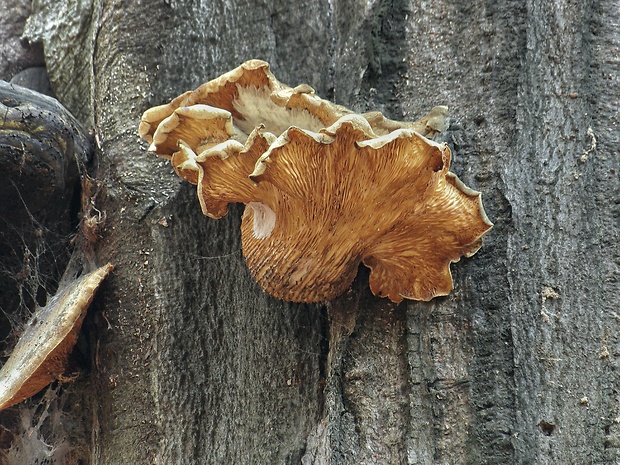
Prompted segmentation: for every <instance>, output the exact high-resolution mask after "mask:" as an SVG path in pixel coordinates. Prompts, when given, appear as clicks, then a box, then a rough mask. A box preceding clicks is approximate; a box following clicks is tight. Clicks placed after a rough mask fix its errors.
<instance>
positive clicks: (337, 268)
mask: <svg viewBox="0 0 620 465" xmlns="http://www.w3.org/2000/svg"><path fill="white" fill-rule="evenodd" d="M449 165H450V150H449V149H448V147H447V146H446V145H445V144H437V143H434V142H432V141H429V140H428V139H426V138H424V137H423V136H421V135H419V134H418V133H416V132H415V131H413V130H410V129H399V130H396V131H394V132H392V133H390V134H388V135H385V136H377V135H376V134H375V133H374V132H373V131H372V128H371V127H370V126H369V124H368V123H367V121H366V120H365V119H364V118H362V117H360V116H358V115H350V116H346V117H343V118H341V119H340V120H339V121H337V122H336V123H335V124H334V125H332V126H330V127H328V128H326V129H324V130H322V131H321V132H320V133H312V132H310V131H305V130H301V129H298V128H290V129H289V130H288V131H287V132H286V133H285V134H283V135H282V136H281V137H280V138H279V139H278V140H277V141H276V142H274V143H273V144H272V145H271V147H270V149H269V150H268V151H267V152H265V153H264V154H263V155H262V156H261V157H260V159H259V160H258V162H257V163H256V167H255V170H254V172H253V173H252V174H251V175H250V178H251V179H253V180H254V181H256V182H257V183H258V184H259V186H260V185H262V184H263V183H267V184H268V185H269V186H270V187H271V189H265V190H264V193H263V194H262V195H261V196H260V208H259V207H257V206H256V203H255V202H256V201H255V202H254V203H251V204H249V208H247V209H246V212H245V214H244V216H243V221H242V226H241V230H242V244H243V251H244V255H245V257H246V259H247V263H248V267H249V268H250V270H251V272H252V274H253V275H254V277H255V278H256V280H257V281H258V283H259V284H260V285H261V286H262V287H263V288H264V289H265V290H266V291H267V292H268V293H269V294H271V295H274V296H275V297H278V298H280V299H283V300H290V301H297V302H317V301H322V300H329V299H332V298H334V297H336V296H337V295H339V294H341V293H342V292H344V291H345V290H346V289H347V288H348V287H349V286H350V285H351V282H352V281H353V279H354V277H355V275H356V273H357V268H358V266H359V264H360V262H363V263H364V264H365V265H366V266H368V267H369V268H370V269H371V273H370V287H371V290H372V292H373V293H374V294H375V295H379V296H381V297H388V298H389V299H390V300H392V301H394V302H400V301H401V300H402V299H403V298H408V299H415V300H430V299H432V298H433V297H435V296H439V295H446V294H448V293H449V292H450V290H451V289H452V277H451V274H450V266H449V265H450V263H451V262H455V261H458V260H459V258H460V257H461V256H462V255H467V256H469V255H471V254H473V253H475V251H476V250H478V249H479V248H480V245H481V237H482V235H484V234H485V233H486V232H487V231H488V230H489V229H490V227H491V223H490V222H489V220H488V218H487V217H486V215H485V214H484V210H483V209H482V204H481V202H480V194H479V193H477V192H474V191H472V190H470V189H468V188H466V187H465V186H464V185H463V184H462V183H461V182H460V181H459V180H458V178H457V177H456V176H455V175H454V174H452V173H450V172H449V171H448V170H449ZM257 231H259V232H260V233H258V234H257ZM266 231H270V232H269V233H266ZM274 264H277V266H274Z"/></svg>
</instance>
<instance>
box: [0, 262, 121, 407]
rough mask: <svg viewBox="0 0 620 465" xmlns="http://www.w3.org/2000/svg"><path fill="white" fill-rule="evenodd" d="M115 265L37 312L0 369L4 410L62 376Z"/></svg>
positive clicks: (0, 403)
mask: <svg viewBox="0 0 620 465" xmlns="http://www.w3.org/2000/svg"><path fill="white" fill-rule="evenodd" d="M113 268H114V267H113V266H112V265H111V264H109V263H108V264H107V265H104V266H102V267H100V268H98V269H97V270H95V271H93V272H91V273H88V274H86V275H84V276H82V277H80V278H78V279H77V280H75V281H73V282H72V283H71V284H69V285H68V286H67V287H66V288H65V289H64V290H63V291H61V292H59V293H58V294H56V295H55V296H53V297H51V298H50V299H49V302H48V303H47V305H46V306H45V307H42V308H40V309H38V310H37V311H36V312H35V314H34V316H33V318H32V320H31V321H30V323H29V324H28V326H27V327H26V330H25V331H24V333H23V334H22V336H21V337H20V339H19V341H18V343H17V345H16V346H15V348H14V349H13V352H12V353H11V356H10V357H9V359H8V360H7V362H6V363H5V364H4V366H3V367H2V369H1V370H0V410H2V409H5V408H7V407H10V406H12V405H15V404H17V403H18V402H21V401H22V400H24V399H27V398H29V397H31V396H33V395H34V394H36V393H37V392H39V391H40V390H41V389H43V388H44V387H45V386H47V385H48V384H50V383H51V382H52V381H54V380H55V379H57V378H59V377H60V376H62V374H63V373H64V371H65V369H66V367H67V362H68V357H69V354H70V353H71V351H72V350H73V347H74V346H75V343H76V341H77V338H78V334H79V332H80V328H81V326H82V322H83V321H84V317H85V316H86V310H87V309H88V306H89V305H90V303H91V302H92V299H93V297H94V295H95V292H96V291H97V289H98V288H99V285H100V284H101V282H102V281H103V280H104V279H105V277H106V276H107V275H108V274H109V273H110V271H112V269H113Z"/></svg>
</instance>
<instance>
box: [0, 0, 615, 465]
mask: <svg viewBox="0 0 620 465" xmlns="http://www.w3.org/2000/svg"><path fill="white" fill-rule="evenodd" d="M15 2H16V3H17V0H15ZM19 3H22V2H19ZM2 14H3V13H0V15H2ZM619 18H620V14H619V11H618V8H617V4H616V3H615V2H613V1H609V0H601V1H599V2H585V3H584V2H577V1H575V0H556V1H552V0H527V1H526V2H515V1H511V0H499V1H493V2H490V1H488V2H487V1H477V2H473V3H472V2H460V3H456V4H455V3H454V2H452V1H447V0H440V1H439V2H429V1H426V0H423V1H421V2H406V1H404V0H403V1H401V0H392V1H382V0H377V1H373V2H361V1H351V0H349V1H347V0H332V1H321V0H310V1H309V2H305V3H304V4H303V5H302V4H301V3H300V4H299V5H297V4H296V3H295V2H293V3H291V2H287V1H281V0H278V1H274V2H259V1H256V0H254V1H250V0H217V1H211V2H177V1H174V0H170V1H156V2H155V1H154V2H132V3H131V4H127V3H126V2H121V1H119V0H114V1H103V0H93V1H91V2H88V1H83V2H77V1H75V0H72V1H67V2H64V3H63V2H55V1H53V0H40V1H35V2H34V4H33V12H32V15H31V16H30V18H29V22H28V24H27V26H26V29H25V34H26V36H27V37H28V38H29V39H30V40H31V41H32V42H37V41H41V42H42V43H43V45H44V49H45V56H46V61H47V67H48V71H49V75H50V80H51V82H52V84H53V87H54V90H55V93H56V95H57V97H58V99H59V100H60V102H61V103H63V104H64V105H65V106H66V107H67V108H68V109H69V110H70V111H71V112H72V113H73V114H74V115H75V116H77V117H78V118H79V119H80V120H81V121H82V122H83V123H84V124H85V125H87V126H89V127H92V128H93V129H92V130H93V134H94V140H95V143H96V146H97V147H96V150H97V154H96V161H95V164H94V165H93V167H92V170H91V171H92V173H91V175H92V176H94V177H95V178H96V179H98V180H99V181H100V182H102V186H103V187H102V189H101V190H100V191H99V193H98V194H97V195H96V196H95V197H94V198H93V202H95V205H96V208H97V209H98V210H100V211H102V212H105V215H106V222H105V225H104V227H103V229H102V230H101V231H100V234H101V237H100V239H99V241H98V243H97V245H96V260H97V262H98V263H99V264H103V263H106V262H107V261H110V262H112V263H113V264H114V265H115V266H116V269H115V271H114V272H113V273H112V275H111V276H110V277H109V278H108V281H107V283H106V284H105V285H104V286H103V288H102V290H101V291H100V293H99V294H98V297H97V304H96V305H95V306H94V308H93V309H91V314H92V316H91V320H90V324H87V325H86V328H85V330H86V332H88V333H89V334H90V350H91V354H92V357H91V358H92V363H91V364H90V369H89V373H88V375H86V376H83V377H81V378H80V379H79V380H77V381H76V382H75V383H73V384H72V385H67V386H62V387H61V388H60V389H56V390H54V394H55V395H58V396H60V398H63V396H64V398H65V399H73V398H74V397H69V396H76V395H77V396H78V397H79V398H80V399H81V401H80V402H82V405H83V406H84V409H86V413H85V412H84V410H82V411H81V412H80V413H79V414H78V413H75V410H79V409H78V408H76V407H74V408H73V410H74V416H73V417H69V418H73V420H67V421H66V422H65V423H64V424H63V425H59V424H53V425H52V426H49V427H48V429H49V428H51V429H54V428H55V429H60V430H66V431H68V430H71V431H72V430H73V429H74V428H75V424H76V423H77V422H78V419H79V421H86V422H87V423H89V426H88V428H85V430H86V434H82V436H81V438H80V437H78V436H79V435H71V434H68V433H67V434H65V435H64V436H63V435H62V434H60V435H57V436H58V437H63V438H64V439H65V442H66V443H67V442H68V444H69V452H70V453H73V456H72V457H77V456H79V457H80V459H81V460H82V462H81V463H92V464H104V463H105V464H128V463H132V464H133V463H135V464H147V463H161V464H168V463H257V464H262V463H264V464H273V463H290V464H297V463H303V464H304V465H309V464H374V463H394V464H405V463H408V464H444V463H445V464H455V463H469V464H483V463H488V464H504V463H518V464H521V463H522V464H530V463H540V464H556V463H567V464H569V463H574V464H582V463H594V464H603V463H610V464H611V463H616V462H618V461H620V404H619V402H618V391H619V389H620V375H619V374H618V373H619V371H618V368H619V367H618V362H619V360H620V359H619V357H620V339H619V338H618V334H620V316H619V315H618V314H617V313H616V312H617V308H619V307H620V291H619V290H618V275H619V268H620V247H619V246H618V240H619V237H618V235H619V229H620V228H619V225H620V180H619V174H618V173H620V166H619V165H620V163H619V162H620V156H619V152H618V148H617V147H618V143H619V142H620V140H619V139H620V131H618V124H619V121H618V120H619V118H618V109H619V106H620V105H619V95H620V85H619V83H618V76H620V69H619V68H620V61H619V58H618V50H620V33H619V30H620V29H619ZM250 58H260V59H264V60H266V61H269V62H270V63H271V65H272V70H273V72H274V74H275V75H276V76H277V77H278V78H279V79H280V80H281V81H283V82H285V83H288V84H290V85H293V86H295V85H297V84H299V83H308V84H310V85H311V86H313V87H314V88H315V89H316V91H317V94H318V95H320V96H322V97H324V98H329V99H331V100H333V101H335V102H336V103H339V104H343V105H346V106H349V107H351V108H353V109H355V110H359V111H370V110H380V111H383V112H384V114H385V115H386V116H387V117H390V118H393V119H406V120H415V119H417V118H419V117H420V116H422V115H423V114H424V113H425V112H426V111H427V110H429V109H430V108H432V107H433V106H435V105H448V106H449V107H450V113H451V117H452V119H451V124H450V127H449V129H448V131H447V132H445V133H444V134H443V135H441V137H442V138H443V140H445V141H446V142H447V143H448V145H449V146H450V148H451V149H452V152H453V163H452V171H454V172H455V173H456V174H457V175H458V176H459V177H460V178H461V180H463V182H465V184H467V185H469V186H470V187H472V188H475V189H477V190H480V191H482V193H483V202H484V205H485V209H486V211H487V214H488V216H489V217H490V218H491V220H492V221H493V222H494V223H495V227H494V229H493V230H492V231H491V232H490V233H489V234H488V235H487V236H486V237H485V240H484V245H483V247H482V249H481V250H480V251H479V252H478V253H477V254H476V255H475V256H474V257H473V258H471V259H465V260H463V261H461V262H459V263H456V264H454V265H452V272H453V277H454V282H455V289H454V291H453V292H452V294H451V295H450V296H448V297H442V298H436V299H434V300H433V301H431V302H430V303H420V302H403V303H401V304H399V305H395V304H392V303H390V302H389V301H387V300H385V299H379V298H376V297H374V296H372V294H371V293H370V291H369V289H368V274H367V271H366V270H365V269H363V268H362V269H360V273H359V276H358V278H357V279H356V281H355V283H354V285H353V286H352V288H351V290H350V291H348V292H347V293H346V294H345V295H343V296H341V297H339V298H337V299H336V300H334V301H332V302H328V303H326V304H324V305H299V304H287V303H283V302H280V301H277V300H274V299H272V298H271V297H269V296H267V295H266V294H265V293H264V292H263V291H262V290H260V288H259V287H258V286H257V285H256V284H255V283H254V281H253V279H252V278H251V276H250V275H249V273H248V271H247V269H246V266H245V263H244V259H243V257H242V255H241V252H240V237H239V224H240V212H241V209H240V208H232V209H231V212H230V213H229V215H228V216H227V217H226V218H224V219H221V220H219V221H214V220H211V219H208V218H207V217H204V216H202V214H201V213H200V207H199V204H198V201H197V198H196V194H195V188H194V187H193V186H191V185H189V184H187V183H183V182H181V181H180V180H179V179H178V178H177V177H176V175H175V174H174V172H173V170H172V168H171V167H170V165H169V164H168V163H166V162H164V161H162V160H160V159H157V158H155V157H154V156H153V155H151V154H149V153H147V152H146V150H145V149H146V147H145V145H144V144H143V143H141V142H139V140H138V137H137V125H138V122H139V119H140V115H141V114H142V112H143V111H144V110H146V109H147V108H149V107H151V106H154V105H159V104H162V103H166V102H167V101H169V100H170V99H171V98H172V97H174V96H176V95H178V94H180V93H182V92H184V91H186V90H189V89H193V88H195V87H196V86H198V85H199V84H201V83H202V82H206V81H207V80H209V79H212V78H214V77H216V76H218V75H220V74H221V73H222V72H225V71H228V70H230V69H232V68H234V67H236V66H237V65H239V64H240V63H241V62H243V61H245V60H247V59H250ZM2 77H4V78H7V76H2ZM87 323H88V322H87ZM45 399H47V400H49V396H46V397H45V398H44V400H43V401H41V400H40V399H39V400H36V399H35V400H32V401H30V402H31V403H30V404H28V402H26V403H25V404H24V406H21V407H19V406H17V407H14V409H19V408H23V409H27V408H30V409H32V408H33V405H35V406H36V403H35V404H33V402H44V401H46V400H45ZM67 402H69V401H66V402H65V403H64V404H63V405H65V407H66V404H67ZM27 411H29V410H27ZM52 417H53V416H52ZM84 418H86V420H85V419H84ZM1 419H2V417H0V420H1ZM72 421H73V423H72ZM5 429H7V430H8V429H10V428H9V427H5ZM46 432H47V430H45V429H41V430H40V431H39V432H38V434H40V435H43V436H38V437H39V438H41V437H45V434H46ZM67 438H73V439H69V440H68V439H67ZM5 442H6V441H5ZM47 443H48V444H49V445H50V447H52V448H53V447H54V444H50V441H49V438H48V441H47ZM0 444H4V443H3V442H2V441H0ZM3 447H4V445H3ZM10 447H11V446H10V444H9V446H6V447H5V449H6V450H9V451H10ZM71 451H73V452H71ZM76 451H81V452H79V453H78V452H76ZM41 453H42V454H44V453H49V454H51V455H52V456H53V458H54V459H55V460H57V463H73V462H70V459H68V458H67V457H68V456H66V455H63V454H65V453H67V450H66V449H62V448H57V449H56V450H53V451H52V452H49V449H45V448H43V450H42V452H41ZM80 454H81V455H80ZM63 460H64V462H63ZM75 463H78V462H77V459H76V461H75Z"/></svg>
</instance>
